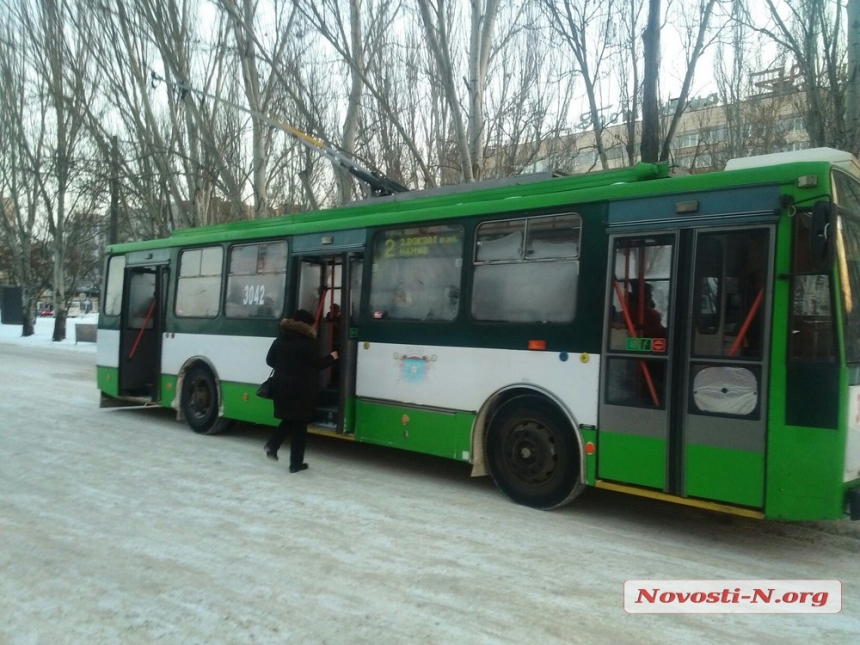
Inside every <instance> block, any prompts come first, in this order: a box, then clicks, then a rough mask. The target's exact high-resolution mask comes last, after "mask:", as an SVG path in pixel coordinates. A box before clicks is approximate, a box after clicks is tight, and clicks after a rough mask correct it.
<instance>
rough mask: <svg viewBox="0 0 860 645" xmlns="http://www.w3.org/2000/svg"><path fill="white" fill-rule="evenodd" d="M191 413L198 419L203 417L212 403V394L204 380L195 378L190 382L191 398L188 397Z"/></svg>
mask: <svg viewBox="0 0 860 645" xmlns="http://www.w3.org/2000/svg"><path fill="white" fill-rule="evenodd" d="M189 403H190V405H191V411H192V412H193V413H194V416H195V417H197V418H198V419H200V418H202V417H205V416H206V413H207V412H208V411H209V406H210V404H211V403H212V393H211V392H210V391H209V385H208V383H206V379H204V378H197V379H194V380H193V381H192V382H191V396H190V397H189Z"/></svg>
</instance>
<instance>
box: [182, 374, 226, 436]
mask: <svg viewBox="0 0 860 645" xmlns="http://www.w3.org/2000/svg"><path fill="white" fill-rule="evenodd" d="M182 414H183V416H184V417H185V420H186V421H187V422H188V425H189V426H191V429H192V430H194V432H197V433H198V434H215V433H216V432H218V431H219V430H218V429H219V427H220V426H221V425H222V424H220V423H218V421H219V418H218V387H217V385H216V383H215V377H214V376H213V375H212V372H211V371H210V370H209V368H207V367H205V366H203V365H197V366H195V367H192V368H191V369H190V370H189V372H188V374H186V375H185V379H184V380H183V381H182Z"/></svg>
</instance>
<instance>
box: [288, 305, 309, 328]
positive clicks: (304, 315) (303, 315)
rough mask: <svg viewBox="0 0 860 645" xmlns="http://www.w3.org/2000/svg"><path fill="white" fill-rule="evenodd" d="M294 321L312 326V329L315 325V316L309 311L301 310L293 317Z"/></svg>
mask: <svg viewBox="0 0 860 645" xmlns="http://www.w3.org/2000/svg"><path fill="white" fill-rule="evenodd" d="M292 319H293V320H297V321H299V322H302V323H305V324H306V325H310V326H311V327H313V324H314V317H313V314H311V312H309V311H308V310H307V309H299V310H298V311H297V312H296V313H294V314H293V315H292Z"/></svg>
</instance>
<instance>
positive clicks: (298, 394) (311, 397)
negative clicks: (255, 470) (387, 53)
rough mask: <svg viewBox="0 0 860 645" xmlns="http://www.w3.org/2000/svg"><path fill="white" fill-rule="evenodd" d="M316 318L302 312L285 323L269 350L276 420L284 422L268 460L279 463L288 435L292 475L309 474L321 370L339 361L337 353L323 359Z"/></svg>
mask: <svg viewBox="0 0 860 645" xmlns="http://www.w3.org/2000/svg"><path fill="white" fill-rule="evenodd" d="M313 324H314V317H313V316H312V315H311V314H310V313H309V312H308V311H305V310H304V309H299V310H298V311H297V312H296V313H295V314H293V317H292V318H284V319H283V320H282V321H281V332H280V334H278V337H277V338H276V339H275V340H274V342H273V343H272V346H271V347H270V348H269V353H268V354H267V355H266V364H267V365H268V366H269V367H273V368H274V369H275V373H274V374H273V375H272V401H273V403H274V405H275V417H276V418H278V419H280V420H281V423H280V425H279V426H278V429H277V430H276V431H275V433H274V434H273V435H272V436H271V438H270V439H269V440H268V441H267V442H266V446H265V448H266V456H268V457H269V459H274V460H277V459H278V449H279V448H280V447H281V444H282V443H283V441H284V439H286V437H287V436H288V435H292V436H293V442H292V445H291V446H290V472H291V473H297V472H299V471H300V470H305V469H306V468H307V467H308V465H307V464H306V463H304V458H305V439H306V438H307V433H308V423H309V422H310V421H312V420H313V418H314V412H315V411H316V403H317V396H318V395H319V374H318V372H319V371H320V370H323V369H325V368H326V367H329V366H330V365H331V364H332V363H334V362H335V361H336V360H337V352H332V353H331V354H326V355H325V356H320V355H319V354H318V353H317V351H318V350H317V343H316V337H317V332H316V329H314V327H313Z"/></svg>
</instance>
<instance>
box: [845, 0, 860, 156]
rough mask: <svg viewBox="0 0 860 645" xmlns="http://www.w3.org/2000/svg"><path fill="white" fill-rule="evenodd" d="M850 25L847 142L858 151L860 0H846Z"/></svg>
mask: <svg viewBox="0 0 860 645" xmlns="http://www.w3.org/2000/svg"><path fill="white" fill-rule="evenodd" d="M846 17H847V25H848V51H847V56H846V58H847V64H848V69H847V74H846V79H845V82H846V88H845V90H846V93H845V133H846V136H845V138H846V143H848V144H849V145H850V146H851V150H853V151H855V152H857V151H858V150H857V149H858V147H860V0H846Z"/></svg>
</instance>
